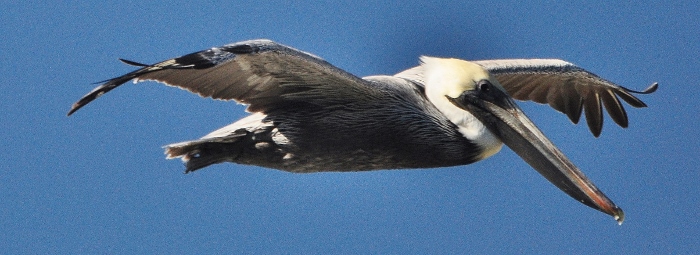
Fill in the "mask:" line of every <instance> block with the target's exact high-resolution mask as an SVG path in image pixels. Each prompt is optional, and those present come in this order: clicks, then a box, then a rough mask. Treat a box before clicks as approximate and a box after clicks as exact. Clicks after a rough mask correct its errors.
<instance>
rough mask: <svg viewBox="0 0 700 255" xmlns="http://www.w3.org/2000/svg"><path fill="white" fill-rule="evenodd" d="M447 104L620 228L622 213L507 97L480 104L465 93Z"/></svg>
mask: <svg viewBox="0 0 700 255" xmlns="http://www.w3.org/2000/svg"><path fill="white" fill-rule="evenodd" d="M448 100H450V101H451V102H452V103H453V104H455V105H456V106H458V107H460V108H462V109H465V110H467V111H469V112H471V113H472V114H474V116H476V117H477V118H478V119H479V120H480V121H481V122H483V123H484V124H485V125H486V126H487V127H488V128H489V130H490V131H491V132H493V133H494V134H495V135H497V136H498V137H499V138H500V139H501V141H503V143H505V144H506V145H507V146H508V147H510V148H511V149H512V150H513V151H514V152H515V153H516V154H518V155H519V156H520V157H521V158H523V159H524V160H525V162H527V163H528V164H530V166H532V167H533V168H534V169H535V170H537V172H539V173H540V174H542V176H544V177H545V178H547V180H549V181H550V182H551V183H552V184H554V185H555V186H557V187H558V188H559V189H561V190H562V191H564V192H566V194H569V196H571V197H573V198H574V199H576V200H578V201H579V202H581V203H583V204H585V205H587V206H590V207H592V208H594V209H596V210H599V211H602V212H604V213H606V214H608V215H611V216H613V217H614V218H615V220H616V221H617V222H618V224H622V222H623V221H624V213H623V212H622V209H620V208H619V207H618V206H617V205H615V203H613V202H612V201H611V200H610V199H609V198H608V197H607V196H605V194H603V192H601V191H600V190H599V189H598V188H597V187H596V186H595V185H594V184H593V182H591V181H590V180H589V179H588V178H587V177H586V176H585V175H584V174H583V172H581V170H579V169H578V168H577V167H576V166H575V165H574V164H573V163H572V162H571V161H570V160H569V159H568V158H567V157H566V156H564V154H563V153H562V152H561V151H560V150H559V149H558V148H557V147H555V146H554V144H552V142H551V141H549V139H547V137H545V136H544V134H542V131H540V130H539V129H538V128H537V127H536V126H535V124H534V123H532V121H531V120H530V119H529V118H528V117H527V116H525V114H524V113H523V111H522V110H521V109H520V107H518V106H517V105H516V104H515V102H513V100H512V99H511V98H510V97H509V96H507V95H506V94H503V96H502V97H499V98H497V99H496V100H483V99H480V98H478V97H476V96H473V95H470V94H469V92H465V93H464V94H462V95H461V96H460V97H458V98H449V97H448Z"/></svg>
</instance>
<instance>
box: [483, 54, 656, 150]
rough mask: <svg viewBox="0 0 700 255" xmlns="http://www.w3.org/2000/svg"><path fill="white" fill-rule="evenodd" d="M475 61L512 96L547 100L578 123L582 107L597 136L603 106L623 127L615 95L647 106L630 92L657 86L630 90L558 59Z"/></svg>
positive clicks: (624, 122)
mask: <svg viewBox="0 0 700 255" xmlns="http://www.w3.org/2000/svg"><path fill="white" fill-rule="evenodd" d="M474 62H475V63H477V64H479V65H481V66H483V67H484V68H486V69H487V70H489V72H491V73H492V74H493V75H494V76H495V77H496V79H498V81H499V82H500V83H501V85H503V87H504V88H505V89H506V90H507V91H508V93H509V94H510V95H511V96H512V97H513V98H515V99H518V100H532V101H535V102H537V103H542V104H549V105H550V106H552V108H554V109H556V110H557V111H560V112H563V113H564V114H566V115H567V116H568V117H569V119H570V120H571V121H572V122H574V123H578V121H579V119H580V118H581V111H582V110H585V112H586V122H588V127H589V129H590V130H591V132H592V133H593V135H594V136H596V137H598V136H599V135H600V132H601V130H602V128H603V106H605V109H606V110H607V112H608V114H610V117H611V118H612V119H613V121H615V123H617V124H618V125H620V126H621V127H624V128H626V127H627V125H628V119H627V113H626V112H625V108H624V107H623V105H622V103H620V100H619V99H618V97H619V98H622V100H624V101H625V102H627V103H628V104H630V105H631V106H633V107H637V108H639V107H646V104H644V102H642V101H641V100H639V99H638V98H637V97H635V96H634V95H632V94H633V93H638V94H648V93H652V92H654V91H656V88H657V87H658V85H657V84H656V83H654V84H652V85H651V86H650V87H649V88H647V89H646V90H644V91H641V92H640V91H633V90H630V89H627V88H625V87H622V86H618V85H616V84H614V83H612V82H610V81H607V80H605V79H602V78H600V77H598V76H597V75H595V74H593V73H591V72H589V71H586V70H584V69H583V68H580V67H578V66H575V65H574V64H571V63H569V62H566V61H562V60H558V59H503V60H483V61H474ZM601 102H602V104H601Z"/></svg>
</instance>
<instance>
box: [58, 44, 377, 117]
mask: <svg viewBox="0 0 700 255" xmlns="http://www.w3.org/2000/svg"><path fill="white" fill-rule="evenodd" d="M122 61H123V62H124V63H127V64H130V65H134V66H138V67H141V68H140V69H138V70H136V71H133V72H130V73H127V74H125V75H122V76H119V77H117V78H114V79H110V80H107V81H105V82H104V83H103V84H102V85H100V86H98V87H97V88H95V89H94V90H92V91H90V92H89V93H88V94H87V95H85V96H84V97H83V98H81V99H80V100H79V101H78V102H76V103H75V104H74V105H73V106H72V108H71V110H70V111H69V112H68V115H71V114H72V113H74V112H75V111H77V110H78V109H80V108H81V107H83V106H85V105H87V104H88V103H90V102H91V101H93V100H95V99H96V98H97V97H99V96H101V95H102V94H104V93H107V92H109V91H110V90H112V89H114V88H116V87H118V86H120V85H122V84H124V83H125V82H127V81H129V80H134V82H140V81H148V80H152V81H157V82H161V83H165V84H167V85H170V86H174V87H178V88H182V89H185V90H188V91H190V92H193V93H196V94H198V95H200V96H202V97H210V98H213V99H220V100H235V101H237V102H239V103H243V104H248V105H249V106H248V111H251V112H265V111H269V110H272V109H274V108H275V107H281V106H282V105H284V103H285V102H292V101H304V102H306V103H311V104H316V105H324V104H337V103H342V102H348V101H358V100H362V99H363V98H366V97H370V96H371V95H373V93H377V91H376V88H374V87H373V86H371V84H370V82H368V81H366V80H363V79H360V78H358V77H356V76H354V75H352V74H350V73H348V72H345V71H343V70H341V69H339V68H337V67H335V66H333V65H331V64H329V63H328V62H326V61H324V60H323V59H321V58H319V57H316V56H314V55H311V54H309V53H306V52H303V51H299V50H296V49H293V48H290V47H287V46H284V45H281V44H277V43H275V42H272V41H269V40H251V41H244V42H239V43H233V44H228V45H224V46H222V47H215V48H211V49H208V50H204V51H199V52H195V53H192V54H188V55H185V56H182V57H178V58H173V59H169V60H165V61H162V62H160V63H157V64H154V65H145V64H141V63H138V62H134V61H129V60H122ZM332 97H335V98H332Z"/></svg>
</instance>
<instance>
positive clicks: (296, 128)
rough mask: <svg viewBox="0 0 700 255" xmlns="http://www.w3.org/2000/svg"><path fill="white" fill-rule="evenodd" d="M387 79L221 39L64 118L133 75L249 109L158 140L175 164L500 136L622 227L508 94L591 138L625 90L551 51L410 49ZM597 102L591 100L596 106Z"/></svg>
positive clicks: (441, 162)
mask: <svg viewBox="0 0 700 255" xmlns="http://www.w3.org/2000/svg"><path fill="white" fill-rule="evenodd" d="M420 60H421V65H419V66H417V67H414V68H411V69H408V70H406V71H403V72H401V73H398V74H396V75H393V76H387V75H378V76H369V77H364V78H359V77H357V76H354V75H352V74H350V73H348V72H346V71H344V70H342V69H339V68H337V67H335V66H333V65H331V64H329V63H328V62H326V61H324V60H323V59H321V58H319V57H316V56H314V55H312V54H309V53H306V52H303V51H299V50H296V49H293V48H291V47H287V46H284V45H281V44H278V43H275V42H272V41H269V40H251V41H244V42H238V43H232V44H227V45H224V46H222V47H215V48H211V49H208V50H204V51H199V52H195V53H192V54H188V55H184V56H182V57H178V58H173V59H169V60H165V61H163V62H160V63H157V64H154V65H146V64H141V63H137V62H134V61H129V60H123V59H121V61H122V62H124V63H126V64H130V65H133V66H138V67H140V69H138V70H136V71H133V72H130V73H127V74H125V75H123V76H119V77H117V78H113V79H110V80H107V81H105V82H104V83H103V84H102V85H100V86H98V87H97V88H95V89H94V90H92V91H90V92H89V93H88V94H87V95H85V96H84V97H83V98H81V99H80V100H79V101H78V102H76V103H75V104H74V105H73V106H72V108H71V109H70V111H69V112H68V115H71V114H73V113H74V112H75V111H77V110H78V109H80V108H81V107H83V106H85V105H86V104H88V103H90V102H91V101H93V100H94V99H96V98H97V97H99V96H101V95H102V94H104V93H107V92H108V91H110V90H112V89H114V88H116V87H118V86H119V85H122V84H124V83H126V82H127V81H129V80H134V83H136V82H140V81H147V80H153V81H157V82H162V83H165V84H166V85H170V86H174V87H179V88H182V89H185V90H188V91H190V92H193V93H196V94H198V95H200V96H202V97H210V98H213V99H220V100H235V101H236V102H238V103H241V104H246V105H247V111H248V112H250V113H252V114H250V115H249V116H247V117H245V118H243V119H241V120H238V121H236V122H234V123H232V124H230V125H228V126H225V127H223V128H221V129H218V130H216V131H214V132H212V133H210V134H208V135H206V136H204V137H202V138H200V139H197V140H192V141H186V142H180V143H175V144H170V145H167V146H165V147H164V148H165V154H166V155H167V158H169V159H170V158H182V160H183V161H184V162H185V165H186V172H191V171H195V170H197V169H201V168H203V167H206V166H209V165H211V164H217V163H223V162H235V163H239V164H249V165H257V166H262V167H268V168H274V169H280V170H284V171H289V172H296V173H309V172H324V171H365V170H379V169H404V168H435V167H447V166H455V165H466V164H470V163H473V162H476V161H479V160H482V159H485V158H487V157H489V156H491V155H493V154H494V153H496V152H498V151H499V150H500V149H501V147H502V144H503V143H505V144H506V145H507V146H508V147H510V148H511V149H512V150H513V151H515V153H517V154H518V155H519V156H520V157H522V158H523V159H524V160H525V161H526V162H527V163H528V164H530V166H532V167H533V168H534V169H535V170H537V171H538V172H539V173H540V174H542V175H543V176H544V177H545V178H547V179H548V180H549V181H550V182H552V183H553V184H554V185H555V186H557V187H558V188H559V189H561V190H563V191H564V192H566V193H567V194H568V195H570V196H571V197H573V198H574V199H576V200H578V201H580V202H581V203H583V204H585V205H587V206H590V207H592V208H594V209H597V210H600V211H602V212H604V213H606V214H609V215H611V216H613V217H614V218H615V220H617V221H618V223H620V224H621V223H622V221H623V220H624V214H623V212H622V210H621V209H620V208H619V207H618V206H616V205H615V204H614V203H613V202H612V201H611V200H610V199H608V198H607V196H605V194H603V193H602V192H601V191H600V190H599V189H598V188H597V187H596V186H595V185H594V184H593V183H592V182H591V181H590V180H589V179H588V178H587V177H586V176H585V175H584V174H583V173H582V172H581V171H580V170H579V169H578V168H577V167H576V166H574V164H573V163H571V161H569V159H567V158H566V156H564V154H563V153H562V152H561V151H560V150H559V149H557V148H556V147H555V146H554V145H553V144H552V143H551V142H550V141H549V139H547V138H546V137H545V136H544V134H542V132H541V131H540V130H539V129H538V128H537V127H536V126H535V125H534V124H533V123H532V121H530V119H528V118H527V117H526V116H525V114H524V113H523V112H522V111H521V109H520V108H519V107H518V106H517V105H516V104H515V102H514V101H513V99H519V100H533V101H535V102H538V103H545V104H549V105H550V106H552V107H553V108H554V109H556V110H558V111H560V112H563V113H565V114H566V115H567V116H568V117H569V119H571V121H572V122H574V123H577V122H578V120H579V118H580V116H581V113H582V109H585V112H586V120H587V122H588V126H589V128H590V130H591V132H592V133H593V135H594V136H596V137H597V136H599V135H600V132H601V129H602V124H603V112H602V108H603V105H604V106H605V108H606V109H607V112H608V113H609V114H610V116H611V117H612V119H613V120H614V121H615V122H616V123H617V124H619V125H620V126H622V127H627V123H628V120H627V115H626V112H625V110H624V108H623V106H622V104H621V103H620V101H619V99H618V97H620V98H622V99H623V100H624V101H625V102H627V103H628V104H630V105H632V106H634V107H637V108H639V107H646V105H645V104H644V103H643V102H642V101H641V100H639V99H638V98H636V97H635V96H633V95H632V93H638V94H648V93H652V92H654V91H655V90H656V88H657V84H656V83H654V84H652V85H651V86H650V87H649V88H647V89H646V90H644V91H641V92H640V91H633V90H630V89H627V88H624V87H621V86H618V85H615V84H614V83H612V82H609V81H607V80H604V79H602V78H600V77H598V76H596V75H595V74H593V73H591V72H588V71H586V70H584V69H582V68H580V67H577V66H575V65H573V64H571V63H568V62H565V61H562V60H557V59H504V60H483V61H472V62H468V61H464V60H459V59H445V58H435V57H425V56H424V57H421V58H420ZM601 102H602V104H601Z"/></svg>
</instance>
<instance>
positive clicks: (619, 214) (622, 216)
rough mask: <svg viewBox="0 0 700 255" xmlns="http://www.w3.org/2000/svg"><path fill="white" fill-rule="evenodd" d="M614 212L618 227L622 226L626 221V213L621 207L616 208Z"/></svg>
mask: <svg viewBox="0 0 700 255" xmlns="http://www.w3.org/2000/svg"><path fill="white" fill-rule="evenodd" d="M613 210H614V211H613V217H614V218H615V220H616V221H617V225H622V222H624V221H625V212H623V211H622V209H620V207H615V209H613Z"/></svg>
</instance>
